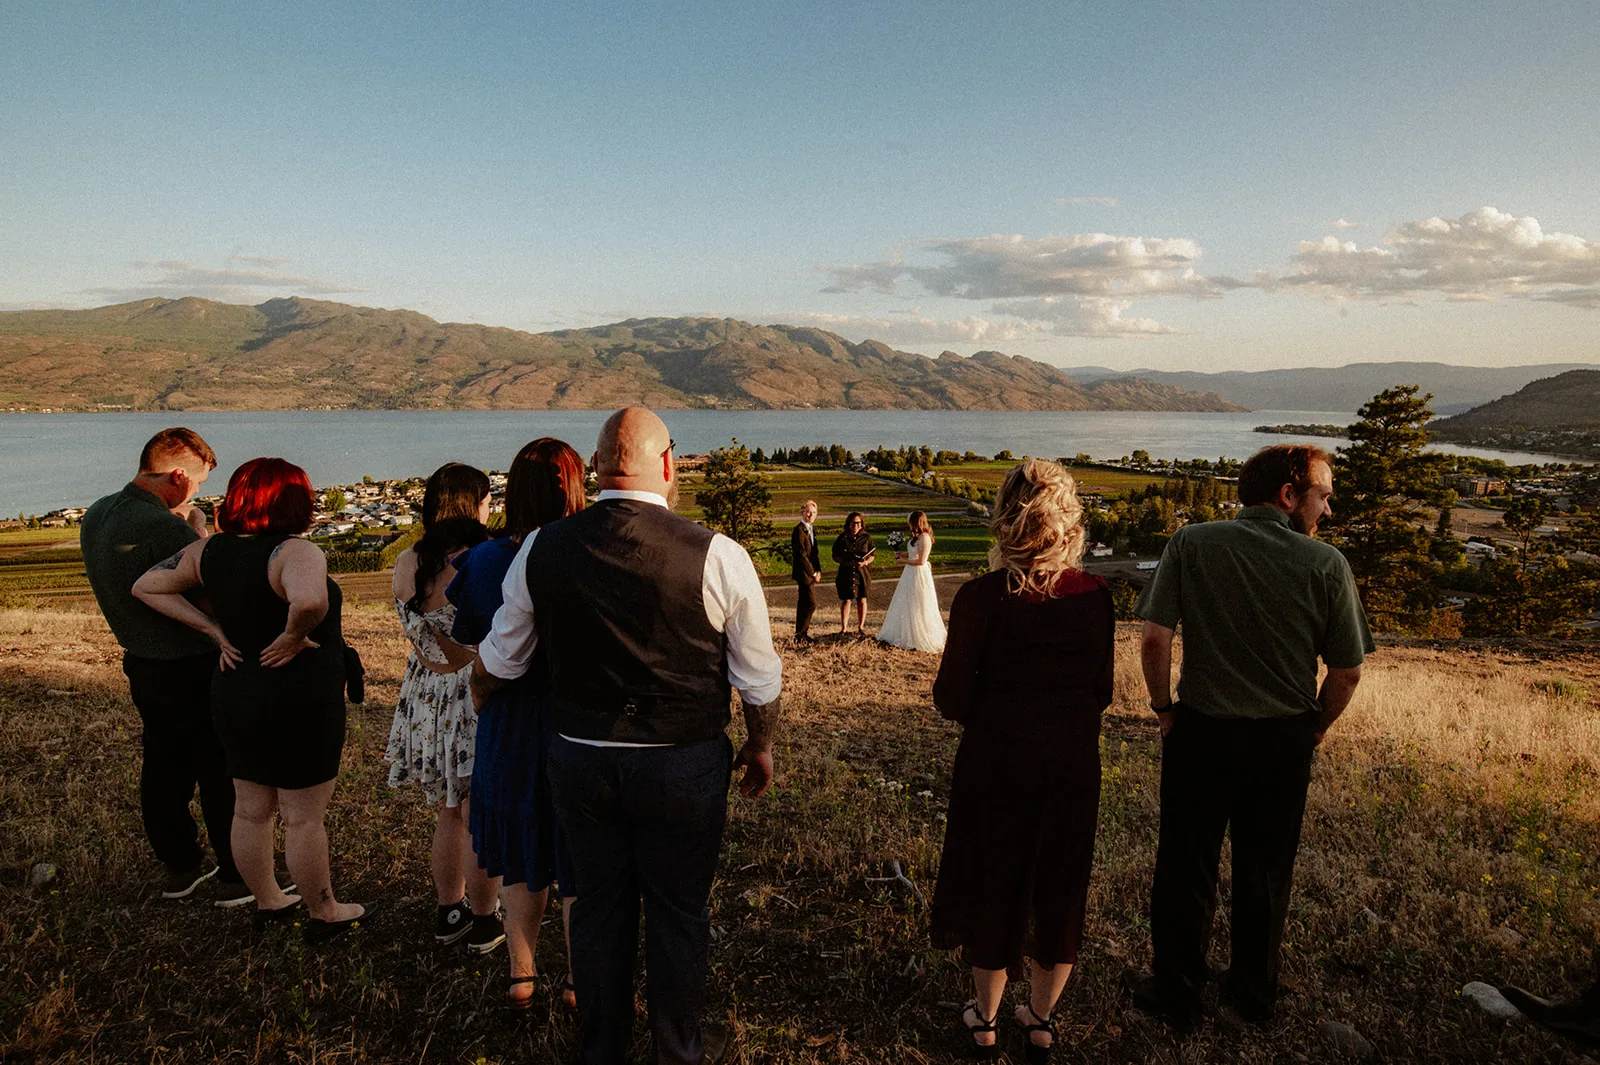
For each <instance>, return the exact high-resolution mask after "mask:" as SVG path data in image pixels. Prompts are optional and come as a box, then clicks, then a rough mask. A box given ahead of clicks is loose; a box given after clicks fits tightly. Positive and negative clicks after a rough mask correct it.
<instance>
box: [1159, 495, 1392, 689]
mask: <svg viewBox="0 0 1600 1065" xmlns="http://www.w3.org/2000/svg"><path fill="white" fill-rule="evenodd" d="M1133 612H1134V613H1135V614H1137V615H1138V616H1139V617H1141V618H1143V619H1145V620H1146V621H1153V622H1155V623H1156V624H1157V625H1162V626H1164V627H1166V628H1169V629H1177V628H1179V626H1180V625H1181V626H1182V632H1183V665H1182V668H1181V670H1180V672H1179V675H1178V699H1179V701H1181V702H1182V703H1183V704H1184V705H1185V706H1187V707H1190V708H1192V709H1195V710H1198V711H1200V712H1201V713H1205V714H1209V715H1211V716H1213V717H1251V718H1262V717H1288V716H1291V715H1294V714H1304V713H1311V712H1314V711H1316V710H1318V709H1319V707H1318V704H1317V659H1318V658H1321V659H1322V661H1323V662H1325V663H1327V664H1328V665H1329V666H1330V667H1333V668H1336V669H1351V668H1354V667H1355V666H1359V665H1360V664H1361V661H1362V659H1363V658H1364V657H1365V656H1366V654H1367V652H1369V651H1371V650H1372V633H1371V632H1370V631H1369V630H1368V629H1367V616H1366V613H1365V612H1364V611H1363V610H1362V609H1361V599H1360V597H1359V596H1358V595H1357V593H1356V584H1355V578H1354V576H1353V575H1352V574H1351V572H1350V564H1349V563H1348V562H1346V561H1345V558H1344V556H1343V555H1342V554H1340V553H1339V552H1338V551H1337V550H1336V549H1335V548H1333V547H1331V546H1329V545H1328V544H1325V543H1322V542H1321V541H1320V540H1313V539H1312V538H1311V537H1309V536H1306V535H1304V534H1303V533H1300V532H1298V531H1296V530H1295V528H1294V527H1293V526H1291V525H1290V524H1289V516H1288V515H1287V514H1285V513H1284V512H1283V511H1281V510H1278V509H1277V508H1276V507H1267V506H1259V507H1245V508H1244V509H1243V510H1241V511H1240V512H1239V513H1238V515H1237V516H1236V517H1235V518H1234V520H1233V521H1213V522H1205V523H1202V524H1199V525H1185V526H1184V527H1183V528H1181V529H1179V530H1178V531H1177V533H1175V534H1174V535H1173V537H1172V539H1171V540H1169V541H1168V542H1167V548H1166V550H1165V551H1164V552H1163V553H1162V555H1161V565H1160V566H1158V567H1157V568H1156V572H1155V576H1154V578H1153V579H1152V580H1151V581H1150V583H1149V584H1148V585H1146V586H1145V589H1144V593H1143V594H1142V595H1140V596H1139V601H1138V603H1136V604H1135V605H1134V608H1133Z"/></svg>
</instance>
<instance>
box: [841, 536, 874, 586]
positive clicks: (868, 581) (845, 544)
mask: <svg viewBox="0 0 1600 1065" xmlns="http://www.w3.org/2000/svg"><path fill="white" fill-rule="evenodd" d="M876 550H877V547H876V545H874V544H873V542H872V537H870V536H868V535H867V534H866V533H861V534H859V535H857V536H851V535H850V534H849V533H847V532H842V533H840V534H839V538H838V539H837V540H835V541H834V542H833V560H834V561H835V562H837V563H839V572H838V573H837V574H836V575H835V576H834V578H833V586H834V588H836V589H837V590H838V592H839V602H841V603H847V602H849V601H850V600H852V599H865V598H866V597H867V593H868V592H870V591H872V574H871V573H870V572H869V571H868V570H867V567H866V566H864V565H862V562H863V561H864V560H865V559H866V557H867V556H868V555H870V554H872V553H873V552H874V551H876Z"/></svg>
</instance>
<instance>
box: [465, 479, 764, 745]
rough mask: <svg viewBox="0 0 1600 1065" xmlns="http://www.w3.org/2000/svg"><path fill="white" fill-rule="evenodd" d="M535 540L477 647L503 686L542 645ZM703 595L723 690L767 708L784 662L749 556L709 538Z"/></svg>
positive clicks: (613, 492)
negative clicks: (532, 556) (531, 566)
mask: <svg viewBox="0 0 1600 1065" xmlns="http://www.w3.org/2000/svg"><path fill="white" fill-rule="evenodd" d="M608 499H632V500H636V501H638V502H641V503H654V504H655V505H656V506H659V507H664V506H666V505H667V501H666V499H665V498H664V497H662V496H660V495H657V494H656V493H655V492H634V491H624V490H621V489H615V488H608V489H606V490H605V491H603V492H601V493H600V496H599V501H600V502H602V503H603V502H605V501H606V500H608ZM538 535H539V533H538V530H534V531H533V532H531V533H529V534H528V535H527V536H526V537H524V538H523V541H522V549H521V550H520V551H518V552H517V557H516V558H515V559H513V560H512V562H511V568H510V569H509V570H507V571H506V576H505V581H504V582H503V583H502V584H501V586H500V592H501V595H502V596H503V597H504V602H503V603H502V604H501V605H500V609H499V610H497V611H495V615H494V624H493V626H492V627H491V628H490V630H489V635H488V636H487V637H486V638H485V639H484V640H483V641H482V642H481V643H479V644H478V657H479V658H481V659H482V660H483V668H484V669H485V670H486V671H488V672H489V673H492V674H493V675H494V676H496V677H500V678H502V679H504V680H515V679H516V678H517V677H520V676H522V675H523V674H524V673H526V672H527V671H528V663H529V662H530V661H532V659H533V649H534V647H535V646H536V645H537V644H538V642H539V634H538V631H537V630H536V629H535V628H534V624H533V609H534V605H533V596H532V595H531V594H529V592H528V549H529V548H531V547H532V546H533V541H534V538H535V537H537V536H538ZM700 595H701V598H702V600H703V601H704V603H705V610H706V620H707V621H709V622H710V623H711V627H712V628H713V629H715V630H716V631H717V632H721V633H725V634H726V635H727V637H728V683H730V684H732V685H733V686H734V687H735V688H737V689H738V690H739V697H740V698H741V699H743V700H744V701H745V702H747V703H750V704H751V705H752V706H765V705H766V704H767V703H770V702H772V701H773V700H774V699H776V698H777V697H778V695H779V693H780V692H782V690H783V661H782V659H780V658H779V657H778V652H777V651H776V650H774V649H773V646H772V624H771V622H770V620H769V619H768V617H767V596H766V593H765V592H763V591H762V589H761V578H760V577H759V576H758V575H757V574H756V567H755V564H754V563H753V562H751V561H750V555H749V553H748V552H747V551H745V549H744V548H743V547H741V546H739V544H738V542H737V541H735V540H730V539H729V538H728V537H726V536H723V535H722V534H721V533H717V534H716V535H714V536H713V537H712V538H711V547H710V549H709V550H708V551H707V552H706V562H705V570H704V574H703V576H702V578H701V582H700ZM567 738H568V739H571V738H572V737H570V736H569V737H567ZM578 742H585V741H578ZM587 742H595V741H587ZM599 745H600V746H612V744H610V743H601V744H599ZM626 746H638V745H635V744H627V745H626ZM645 746H653V745H645Z"/></svg>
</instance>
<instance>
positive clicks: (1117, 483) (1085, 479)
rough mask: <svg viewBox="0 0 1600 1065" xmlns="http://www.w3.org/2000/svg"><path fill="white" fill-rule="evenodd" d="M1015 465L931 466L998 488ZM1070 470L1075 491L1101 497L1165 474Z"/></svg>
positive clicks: (1157, 480)
mask: <svg viewBox="0 0 1600 1065" xmlns="http://www.w3.org/2000/svg"><path fill="white" fill-rule="evenodd" d="M1016 465H1017V464H1016V463H1015V462H966V463H962V464H961V465H959V466H935V467H934V472H935V473H941V474H943V475H944V476H946V477H949V478H951V479H956V478H960V479H961V480H965V481H971V482H972V483H973V484H975V485H978V486H980V487H982V488H998V487H1000V482H1001V481H1003V480H1005V476H1006V474H1007V473H1010V472H1011V470H1012V469H1014V468H1015V467H1016ZM1071 472H1072V476H1073V479H1074V480H1076V481H1077V482H1078V490H1079V491H1081V492H1093V493H1095V494H1096V495H1102V496H1114V495H1121V494H1122V493H1123V492H1126V491H1128V490H1129V489H1138V488H1144V487H1145V486H1147V485H1152V484H1160V483H1162V482H1163V481H1165V480H1166V478H1165V477H1158V476H1155V475H1153V474H1148V473H1134V472H1132V471H1127V470H1102V469H1096V468H1093V467H1090V468H1081V469H1072V471H1071Z"/></svg>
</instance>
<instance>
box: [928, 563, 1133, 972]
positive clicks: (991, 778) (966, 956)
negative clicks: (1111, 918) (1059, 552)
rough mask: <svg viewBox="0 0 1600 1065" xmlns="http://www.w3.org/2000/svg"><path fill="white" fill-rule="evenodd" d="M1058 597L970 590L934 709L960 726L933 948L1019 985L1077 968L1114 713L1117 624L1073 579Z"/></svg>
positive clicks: (1105, 597) (1003, 583)
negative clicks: (1067, 966)
mask: <svg viewBox="0 0 1600 1065" xmlns="http://www.w3.org/2000/svg"><path fill="white" fill-rule="evenodd" d="M1056 591H1057V593H1058V596H1057V597H1056V598H1046V597H1043V596H1022V595H1016V594H1013V593H1011V592H1010V591H1009V590H1008V586H1007V574H1006V573H1005V572H1004V571H996V572H993V573H988V574H985V575H984V576H982V577H979V578H977V579H976V580H973V581H969V582H968V583H967V584H965V585H963V586H962V588H961V590H960V591H959V592H957V593H956V598H955V602H954V603H953V604H952V605H951V608H950V636H949V639H948V641H947V642H946V644H945V650H944V658H943V659H942V660H941V661H940V663H939V676H938V679H937V680H936V681H935V682H934V686H933V699H934V703H935V704H936V705H937V706H938V708H939V711H940V713H942V714H943V715H944V716H945V717H947V718H950V719H951V720H954V721H959V722H961V724H962V726H963V731H962V736H961V746H960V747H959V749H958V750H957V752H956V761H955V768H954V770H953V772H952V774H951V780H950V812H949V821H948V823H947V824H946V826H945V836H944V852H943V855H942V857H941V858H940V862H939V880H938V884H937V886H936V887H935V889H934V895H933V912H932V930H931V935H932V938H933V943H934V945H935V946H937V947H942V948H945V949H951V948H954V947H961V948H962V957H963V961H964V962H965V963H966V964H968V965H975V966H978V967H979V968H984V969H1007V970H1009V971H1010V972H1011V975H1012V976H1013V977H1014V978H1016V977H1020V976H1021V975H1022V960H1023V955H1024V954H1027V955H1028V956H1030V957H1032V958H1033V959H1034V960H1035V961H1037V962H1038V963H1039V964H1040V965H1042V966H1045V967H1046V968H1051V967H1054V966H1056V965H1058V964H1061V963H1063V962H1067V963H1071V962H1075V961H1076V960H1077V957H1078V947H1079V944H1080V943H1081V942H1082V940H1083V922H1084V910H1085V902H1086V900H1087V898H1088V894H1089V871H1090V868H1091V866H1092V865H1093V863H1094V836H1095V823H1096V820H1097V819H1098V816H1099V809H1100V748H1099V740H1100V714H1101V712H1102V711H1103V710H1104V709H1105V708H1106V707H1107V706H1109V705H1110V703H1111V683H1112V660H1113V658H1112V656H1113V652H1114V643H1115V631H1116V615H1115V613H1114V611H1113V609H1112V604H1111V593H1110V591H1109V590H1108V589H1107V588H1106V585H1105V582H1104V581H1102V580H1100V579H1099V578H1098V577H1090V576H1088V575H1086V574H1083V573H1079V572H1076V571H1070V572H1068V573H1066V574H1064V575H1063V577H1062V578H1061V580H1060V582H1058V584H1057V586H1056Z"/></svg>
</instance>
